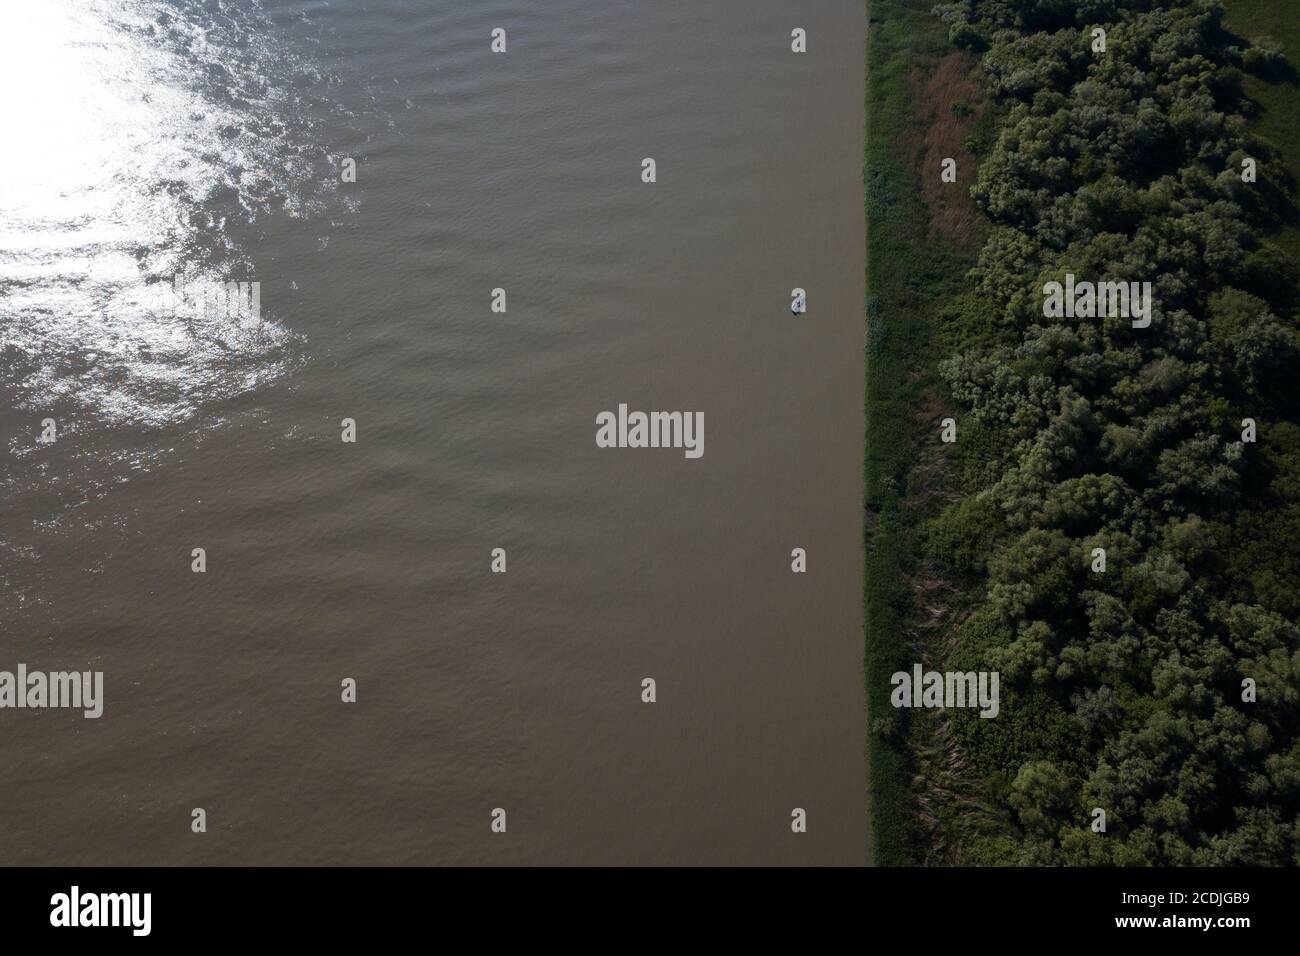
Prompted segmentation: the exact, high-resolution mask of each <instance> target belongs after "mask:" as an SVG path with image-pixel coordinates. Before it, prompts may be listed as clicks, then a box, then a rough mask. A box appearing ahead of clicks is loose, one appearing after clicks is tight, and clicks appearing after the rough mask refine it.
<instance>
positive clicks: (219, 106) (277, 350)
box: [0, 0, 297, 425]
mask: <svg viewBox="0 0 1300 956" xmlns="http://www.w3.org/2000/svg"><path fill="white" fill-rule="evenodd" d="M223 9H224V5H223ZM203 16H204V14H203V13H202V7H200V6H199V5H198V4H187V3H183V2H178V3H163V2H161V0H0V89H3V90H4V91H5V94H4V96H3V97H0V129H3V130H4V131H5V135H4V142H5V146H4V148H3V149H0V387H3V388H4V389H5V390H6V392H8V393H9V394H8V395H7V396H6V400H7V401H13V402H18V403H19V404H20V405H22V406H23V407H28V408H33V409H38V410H39V409H41V408H43V407H46V406H48V405H50V404H60V405H61V406H62V407H69V406H70V407H72V408H74V409H75V410H76V411H77V412H79V413H82V412H84V413H86V414H89V415H91V416H92V417H94V418H96V419H100V420H104V421H107V422H113V423H132V422H133V423H139V424H144V425H150V424H163V423H166V422H174V421H178V420H184V419H186V418H188V417H191V416H193V415H194V414H195V413H196V412H197V411H198V410H199V409H200V408H202V407H203V406H204V404H205V403H207V402H210V401H213V400H217V399H220V398H223V397H228V396H229V395H231V394H235V393H237V392H240V391H245V390H248V389H250V388H256V387H258V386H259V385H261V384H264V383H265V382H266V381H268V380H270V379H272V378H274V377H276V376H277V375H279V374H281V373H282V372H283V370H284V368H285V367H286V364H287V363H289V362H291V361H292V360H293V359H292V354H293V352H294V351H295V345H296V342H297V340H296V339H295V337H293V336H290V335H289V334H287V333H286V331H285V330H284V329H283V328H282V327H281V326H279V325H278V324H277V323H276V322H275V321H274V318H273V312H274V310H270V312H271V313H272V314H271V315H264V316H263V320H262V322H261V323H260V324H259V325H258V327H257V328H255V329H249V328H245V327H242V326H241V325H240V324H238V323H233V324H232V323H229V322H221V321H211V322H206V321H202V320H200V321H198V322H197V323H196V321H195V320H194V318H193V316H191V315H187V314H178V313H177V311H176V310H175V309H174V308H168V307H167V305H166V303H165V300H164V298H163V297H162V296H161V295H160V292H161V290H163V289H164V288H166V287H168V286H170V285H171V284H172V281H173V277H174V276H176V275H177V274H183V275H185V276H186V277H188V280H187V281H196V282H225V281H231V280H254V279H258V278H259V277H257V276H255V275H253V274H252V273H251V265H250V263H249V260H248V258H247V256H246V255H245V254H244V252H243V250H240V249H239V248H237V247H236V245H235V244H234V243H233V242H232V240H231V239H230V237H229V234H228V225H229V222H230V220H231V218H232V217H243V218H252V217H255V216H256V215H257V214H259V213H260V212H262V211H265V210H267V209H270V208H273V203H275V202H278V203H279V204H280V205H281V206H285V207H289V208H292V204H293V202H294V198H293V195H292V194H293V192H294V188H295V183H294V182H293V180H292V176H291V175H290V174H289V173H288V172H286V170H289V169H292V167H293V161H294V158H295V157H294V155H292V153H293V150H292V147H291V146H290V144H288V143H287V142H285V140H284V138H283V136H282V135H281V136H279V137H277V136H276V135H274V134H269V133H268V130H276V129H280V128H281V127H280V126H279V124H276V123H274V121H273V120H272V118H271V117H272V114H273V112H274V110H275V108H276V106H277V104H276V102H275V96H276V89H277V87H276V84H275V81H274V79H273V77H272V76H271V74H270V68H269V67H268V66H267V64H269V63H271V62H273V60H274V57H273V56H272V55H271V53H270V52H269V51H262V52H261V53H259V52H258V51H259V47H258V45H257V44H258V38H257V36H256V35H255V34H253V32H252V30H251V28H249V30H248V32H247V34H246V35H244V36H242V37H237V38H235V39H233V40H232V38H231V37H230V35H229V33H230V31H231V29H237V28H238V25H239V21H238V20H237V19H234V18H232V17H229V16H226V17H224V18H223V21H222V26H223V29H224V31H225V35H223V36H216V37H214V36H210V35H209V30H208V29H206V28H205V26H204V20H203ZM232 23H233V24H234V25H235V26H234V27H232ZM250 49H251V50H253V53H249V52H248V51H249V50H250ZM268 171H269V172H268Z"/></svg>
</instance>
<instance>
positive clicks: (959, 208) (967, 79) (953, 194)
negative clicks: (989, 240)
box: [905, 52, 985, 241]
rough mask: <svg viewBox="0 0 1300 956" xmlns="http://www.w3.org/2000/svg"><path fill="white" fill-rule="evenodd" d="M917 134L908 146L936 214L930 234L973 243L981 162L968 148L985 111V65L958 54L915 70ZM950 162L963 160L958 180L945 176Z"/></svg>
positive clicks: (923, 192)
mask: <svg viewBox="0 0 1300 956" xmlns="http://www.w3.org/2000/svg"><path fill="white" fill-rule="evenodd" d="M909 84H910V86H911V89H912V93H913V96H914V97H915V100H914V106H913V115H914V116H915V124H914V127H913V131H912V132H911V133H910V134H909V135H908V136H907V137H906V139H905V143H906V145H907V146H908V147H909V148H911V149H913V150H915V153H916V156H917V161H918V162H919V163H920V164H921V169H922V176H921V196H922V198H923V199H924V200H925V204H926V206H927V208H928V209H929V212H930V233H931V234H932V235H934V236H938V237H941V238H948V239H954V240H957V241H965V240H970V239H972V238H973V237H974V236H975V234H976V232H975V227H976V223H977V222H978V220H979V211H978V210H977V209H976V207H975V203H974V201H973V200H972V199H971V198H970V187H971V185H972V184H973V183H974V182H975V173H976V169H977V165H978V160H977V159H976V157H975V155H974V154H972V153H971V152H970V151H969V150H967V149H966V147H965V145H964V144H965V142H966V140H967V138H968V137H969V136H970V135H971V133H972V132H974V130H975V126H976V123H977V122H978V121H979V117H980V115H981V114H982V113H983V111H984V108H985V100H984V93H983V83H982V81H981V79H980V66H979V60H978V59H977V58H976V57H975V56H973V55H972V54H970V53H964V52H953V53H950V54H948V55H947V56H944V57H941V58H939V59H937V60H933V61H931V62H930V63H929V64H927V65H926V66H924V67H918V68H917V69H916V70H915V71H913V73H912V76H911V77H910V79H909ZM947 158H952V159H955V160H957V181H956V182H955V183H945V182H943V181H942V180H941V179H940V177H939V173H940V171H941V168H942V164H943V161H944V160H945V159H947Z"/></svg>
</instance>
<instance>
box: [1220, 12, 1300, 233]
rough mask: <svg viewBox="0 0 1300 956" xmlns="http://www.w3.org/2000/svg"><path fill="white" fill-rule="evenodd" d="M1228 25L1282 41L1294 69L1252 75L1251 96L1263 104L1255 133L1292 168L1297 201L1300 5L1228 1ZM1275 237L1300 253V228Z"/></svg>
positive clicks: (1299, 175) (1253, 37) (1251, 36)
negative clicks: (1264, 75) (1268, 76)
mask: <svg viewBox="0 0 1300 956" xmlns="http://www.w3.org/2000/svg"><path fill="white" fill-rule="evenodd" d="M1223 5H1224V8H1225V9H1226V10H1227V13H1228V16H1227V19H1226V21H1225V25H1226V26H1227V28H1228V29H1229V30H1231V31H1232V32H1233V33H1236V34H1239V35H1241V36H1244V37H1246V38H1247V39H1249V40H1252V41H1255V42H1260V41H1262V40H1266V39H1271V40H1273V41H1275V42H1277V43H1279V44H1281V46H1282V49H1283V52H1284V53H1285V55H1286V59H1287V62H1288V64H1289V65H1290V69H1289V70H1286V71H1284V73H1283V74H1282V75H1279V76H1276V77H1274V78H1272V79H1264V78H1261V77H1258V76H1247V77H1246V79H1245V83H1244V87H1245V91H1246V95H1247V96H1249V97H1250V98H1251V99H1252V100H1254V101H1255V102H1256V103H1257V104H1258V105H1259V107H1260V114H1259V115H1258V116H1257V117H1255V119H1254V120H1253V122H1252V123H1251V132H1252V133H1253V134H1254V135H1255V136H1256V137H1257V138H1258V139H1260V140H1262V141H1263V142H1264V143H1266V144H1267V145H1268V146H1270V147H1271V148H1272V149H1273V150H1275V151H1276V156H1275V159H1276V160H1277V161H1280V162H1282V163H1283V164H1284V165H1285V166H1286V168H1287V170H1288V171H1289V172H1290V183H1291V185H1292V187H1293V188H1292V199H1293V200H1297V199H1300V196H1298V195H1297V190H1296V189H1295V188H1294V187H1295V184H1297V183H1300V122H1297V120H1296V117H1297V116H1298V115H1300V7H1297V6H1296V4H1295V3H1294V2H1289V0H1224V3H1223ZM1275 241H1276V242H1277V243H1278V245H1279V246H1281V247H1282V248H1283V249H1284V250H1286V252H1287V253H1288V254H1290V255H1291V256H1293V257H1300V226H1298V225H1294V224H1293V225H1291V226H1290V227H1288V228H1287V229H1284V230H1283V231H1282V233H1281V234H1280V235H1278V236H1277V237H1275Z"/></svg>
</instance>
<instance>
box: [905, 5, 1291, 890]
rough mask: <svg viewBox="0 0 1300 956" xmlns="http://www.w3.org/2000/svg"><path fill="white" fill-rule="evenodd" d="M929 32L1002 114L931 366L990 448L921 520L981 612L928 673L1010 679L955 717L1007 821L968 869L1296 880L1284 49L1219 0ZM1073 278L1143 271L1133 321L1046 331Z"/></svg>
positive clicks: (1000, 16)
mask: <svg viewBox="0 0 1300 956" xmlns="http://www.w3.org/2000/svg"><path fill="white" fill-rule="evenodd" d="M936 13H937V14H938V15H939V16H940V17H941V18H942V20H943V21H944V22H945V23H946V24H947V26H948V31H949V39H950V40H951V42H952V43H953V44H955V45H956V46H958V47H961V48H964V49H966V50H970V51H973V52H974V53H976V54H977V55H978V56H979V58H980V62H981V64H982V69H983V73H984V75H985V78H986V82H987V88H988V92H989V95H990V96H991V97H992V99H993V101H994V103H995V104H996V109H997V110H998V116H999V126H998V128H997V130H996V132H995V136H994V140H993V145H992V147H991V149H990V150H988V152H987V153H986V155H985V156H984V158H983V161H982V163H981V164H980V168H979V172H978V177H977V179H976V180H975V182H974V185H973V186H972V187H970V188H971V194H972V196H973V197H974V199H975V201H976V203H977V204H978V206H979V208H980V210H981V211H982V212H983V214H984V215H985V216H986V217H987V220H988V222H989V231H988V235H987V241H986V242H985V243H984V246H983V248H982V250H981V251H980V253H979V259H978V263H977V265H976V266H975V268H974V269H973V270H972V271H971V272H970V274H969V276H968V282H967V288H966V290H965V291H964V292H963V293H961V294H959V295H956V296H954V297H952V299H951V301H950V302H949V303H948V305H947V307H946V308H944V309H943V310H942V312H943V314H942V321H943V323H944V324H945V329H944V332H943V339H944V341H946V342H949V343H954V347H953V348H952V349H951V351H950V352H949V354H948V355H946V356H945V357H944V358H943V360H942V362H941V364H940V371H941V374H942V376H943V380H944V381H945V383H946V385H947V387H948V388H949V389H950V393H951V397H952V399H953V400H954V401H955V402H956V403H957V404H958V406H959V407H960V408H961V413H960V417H959V422H960V424H959V432H958V434H959V436H972V437H974V436H996V437H995V438H992V439H989V440H979V441H967V440H964V439H962V438H959V441H958V443H957V452H958V454H960V455H961V456H962V462H961V474H962V475H963V476H964V479H963V480H964V481H965V483H966V487H965V488H963V489H962V490H963V492H964V496H963V497H962V498H961V499H960V500H957V501H954V502H952V503H950V504H949V505H947V507H946V508H945V509H944V510H943V511H942V513H939V514H937V515H936V516H934V517H933V518H932V519H931V520H930V521H929V523H928V526H927V528H926V529H925V530H926V536H927V540H928V541H929V542H930V543H931V545H932V547H933V549H934V551H935V553H936V554H938V555H940V556H941V558H942V560H944V561H945V562H946V563H947V566H948V572H949V573H950V574H951V575H953V576H954V577H955V578H956V579H958V580H963V581H966V582H967V583H968V585H969V587H970V588H971V589H973V590H974V591H976V592H977V593H978V594H980V595H981V598H980V600H979V602H978V603H977V605H976V607H975V608H974V610H973V611H972V613H970V614H969V616H967V617H966V618H965V620H964V622H963V623H962V625H961V628H960V632H959V638H960V639H959V641H958V643H957V646H956V650H955V651H953V653H952V654H951V655H950V660H949V663H950V664H951V665H953V666H956V667H960V668H962V669H971V670H984V671H998V672H1000V674H1001V678H1002V710H1001V715H1000V716H999V718H998V719H997V720H981V719H979V718H978V716H976V715H975V714H973V713H971V712H960V711H956V712H954V713H953V715H952V721H953V725H954V730H955V731H956V735H957V739H958V741H959V742H960V745H961V747H962V748H963V752H964V754H965V756H966V757H967V758H968V759H969V761H970V763H971V765H972V766H973V767H974V770H975V772H976V774H977V775H978V777H979V779H980V780H981V781H982V786H983V788H984V789H985V791H986V794H985V795H986V797H987V798H988V799H989V800H990V801H991V802H992V803H994V804H995V805H996V806H998V807H1000V808H1001V810H1002V812H1003V813H1004V815H1005V819H1006V820H1007V827H1006V829H1005V831H1004V832H1000V833H995V834H992V835H990V834H984V835H977V836H975V837H973V838H972V839H973V841H974V844H973V845H972V846H971V847H970V850H969V852H968V853H967V858H968V859H969V860H972V861H979V862H985V863H989V862H993V863H1043V864H1141V865H1161V864H1166V865H1169V864H1172V865H1232V864H1247V865H1280V864H1290V865H1294V864H1297V863H1300V819H1298V818H1300V733H1298V731H1300V628H1298V627H1297V623H1296V621H1297V617H1298V616H1300V544H1298V543H1297V542H1300V419H1298V415H1297V413H1298V412H1300V399H1298V397H1297V392H1296V389H1295V383H1294V375H1295V371H1296V362H1297V357H1298V356H1300V334H1298V327H1297V303H1298V302H1300V293H1298V284H1300V275H1298V272H1297V266H1296V263H1295V262H1294V261H1293V259H1292V258H1290V257H1289V256H1288V255H1287V254H1286V253H1284V252H1283V251H1282V249H1281V248H1279V246H1278V245H1277V244H1275V243H1274V241H1273V240H1272V237H1273V236H1274V235H1275V234H1276V232H1277V230H1278V229H1279V228H1280V227H1282V226H1283V225H1285V224H1287V223H1291V222H1294V220H1295V214H1296V210H1295V206H1294V203H1293V202H1292V200H1291V197H1292V195H1293V194H1294V183H1292V182H1291V181H1289V179H1288V174H1287V173H1286V171H1285V166H1284V164H1283V163H1282V162H1280V161H1279V157H1277V156H1275V155H1271V154H1270V151H1269V150H1268V149H1267V148H1266V147H1265V146H1264V145H1263V144H1261V143H1259V142H1255V141H1252V137H1251V131H1250V124H1249V123H1248V121H1247V116H1246V113H1245V108H1246V104H1245V102H1244V98H1243V93H1242V86H1241V78H1242V75H1243V73H1246V72H1256V73H1259V72H1267V71H1276V70H1280V69H1283V68H1284V66H1283V60H1282V57H1281V54H1280V52H1279V51H1278V50H1277V49H1276V48H1274V47H1272V46H1252V45H1251V44H1249V43H1248V42H1246V41H1244V40H1242V39H1241V38H1239V37H1236V36H1234V35H1233V34H1232V33H1230V32H1229V31H1228V30H1227V29H1226V28H1225V26H1224V11H1223V8H1222V6H1221V5H1220V4H1219V3H1217V2H1213V0H1163V2H1150V0H958V2H953V3H948V4H944V5H942V6H940V7H938V8H937V10H936ZM1098 31H1103V32H1102V33H1100V34H1099V33H1098ZM1099 36H1104V49H1101V50H1099V49H1097V40H1098V37H1099ZM1248 169H1250V170H1252V171H1253V172H1252V173H1251V174H1247V170H1248ZM1067 274H1074V275H1077V276H1080V277H1086V278H1087V279H1089V280H1092V281H1096V282H1103V281H1115V282H1119V281H1122V282H1150V283H1151V284H1152V289H1153V299H1154V306H1153V321H1152V322H1151V324H1150V326H1149V327H1146V328H1135V327H1134V326H1133V323H1131V322H1129V321H1128V320H1126V319H1125V318H1123V317H1116V316H1109V317H1105V318H1076V317H1070V316H1060V317H1047V316H1045V315H1044V310H1043V308H1042V305H1043V289H1044V286H1045V285H1046V284H1047V283H1050V282H1061V281H1063V280H1064V278H1065V276H1066V275H1067ZM1098 549H1101V550H1102V551H1104V554H1105V563H1104V571H1098V570H1097V567H1096V560H1095V556H1096V554H1097V553H1098ZM1096 809H1101V810H1103V811H1104V813H1105V824H1106V825H1105V831H1104V832H1098V831H1097V829H1096V828H1095V826H1094V823H1095V819H1096V817H1095V813H1094V811H1095V810H1096Z"/></svg>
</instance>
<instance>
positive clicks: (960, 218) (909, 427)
mask: <svg viewBox="0 0 1300 956" xmlns="http://www.w3.org/2000/svg"><path fill="white" fill-rule="evenodd" d="M930 8H931V4H930V3H928V2H908V0H872V2H870V3H868V5H867V13H868V21H869V23H868V41H867V87H866V114H867V135H866V149H865V167H864V181H865V187H866V188H865V205H866V224H867V300H866V323H867V355H866V366H867V378H866V381H867V385H866V459H865V462H864V479H865V498H864V535H865V543H866V571H865V580H864V601H865V608H866V617H865V622H866V623H865V655H866V659H865V666H866V680H867V724H868V736H867V761H868V779H869V781H870V798H871V803H870V805H871V817H872V830H873V832H874V844H873V847H874V857H875V862H876V863H877V864H878V865H886V866H888V865H903V864H909V863H917V862H922V861H923V860H924V859H925V858H926V857H927V856H928V853H927V852H926V849H925V847H926V846H927V844H928V842H929V838H928V837H927V834H926V833H925V832H924V829H925V828H924V826H923V825H921V824H920V823H919V822H918V814H917V809H918V808H917V806H916V803H915V797H914V795H913V794H912V793H911V792H910V787H909V781H910V780H911V779H912V777H913V776H914V775H915V774H916V773H917V772H918V760H920V759H924V758H923V757H921V756H918V755H920V754H922V753H923V752H925V751H926V746H927V741H926V740H923V739H921V738H927V739H928V738H930V737H932V736H933V733H932V731H933V728H932V726H931V724H932V723H933V721H932V720H931V715H926V714H917V715H914V716H909V715H908V714H907V713H906V712H902V711H896V710H894V709H893V708H891V707H889V706H888V701H889V690H890V683H889V678H890V675H891V674H893V673H894V672H895V671H899V670H910V669H911V668H912V666H913V664H914V663H915V662H918V661H921V662H923V661H927V660H930V659H932V658H933V657H934V656H937V650H936V649H934V648H928V647H927V646H926V645H927V644H931V643H934V641H935V638H936V637H937V636H938V635H936V633H935V630H936V629H935V627H934V626H933V625H934V624H935V623H936V622H937V623H938V624H940V625H943V624H946V623H948V621H949V620H950V618H951V615H952V614H953V613H955V607H956V605H957V604H958V603H959V602H958V601H954V600H949V599H950V598H954V597H957V595H952V594H948V593H946V592H947V590H948V589H949V588H950V585H949V584H948V583H947V582H944V581H942V580H941V579H940V578H939V577H937V576H936V575H934V574H933V573H932V572H933V569H931V568H928V567H927V566H926V563H925V562H924V561H923V560H922V559H920V558H919V557H918V556H919V555H920V553H921V550H922V549H921V547H920V542H919V539H918V528H919V526H920V524H921V522H922V521H923V520H924V519H925V518H926V517H927V516H928V515H930V514H932V513H933V512H934V511H935V510H936V508H937V506H938V505H939V504H941V503H942V502H943V501H944V500H947V499H948V498H950V497H951V494H952V492H951V490H950V483H951V480H950V476H949V474H948V461H947V459H946V458H945V457H944V454H943V450H942V449H941V447H940V443H939V423H940V419H941V418H943V417H944V414H943V411H944V409H945V408H946V407H947V396H946V392H945V390H944V389H943V387H942V384H941V382H940V381H939V378H938V373H937V364H938V361H939V359H940V358H942V356H943V353H944V348H943V346H942V343H941V340H940V324H939V321H938V316H937V312H938V309H939V307H940V305H941V304H942V303H943V302H945V301H946V300H948V299H950V298H951V297H952V296H954V295H956V294H957V293H959V292H960V291H961V290H962V285H963V281H964V276H965V274H966V271H967V270H968V269H969V268H970V267H971V266H972V265H973V264H974V262H975V257H976V254H977V252H978V250H979V247H980V244H981V242H982V238H983V227H982V225H981V222H980V220H979V219H978V217H977V216H976V214H975V209H974V204H973V203H972V202H971V200H970V198H969V186H970V183H971V181H972V179H973V176H974V173H975V168H976V156H975V154H974V153H973V152H972V149H973V148H974V149H978V148H979V143H980V141H981V134H982V132H983V128H984V124H983V122H982V117H983V110H982V109H981V108H980V106H979V102H980V100H981V99H982V94H981V87H982V84H981V83H980V81H979V80H978V73H977V70H978V67H977V65H976V62H975V59H974V58H973V57H971V56H969V55H968V54H965V53H961V52H959V51H955V50H954V49H953V48H952V46H951V45H950V44H949V43H948V39H947V27H946V26H945V25H944V24H943V23H942V22H940V21H939V20H938V19H937V18H936V17H934V16H933V15H931V13H930ZM946 158H952V159H955V160H956V161H957V182H956V183H944V182H942V180H941V176H940V172H941V166H942V162H943V160H944V159H946ZM939 603H942V604H943V605H944V608H943V609H942V610H940V613H939V614H938V615H933V614H931V613H930V612H931V611H932V610H934V609H936V605H937V604H939ZM922 617H927V618H929V621H928V623H929V624H930V625H931V626H930V627H926V626H925V623H927V622H923V621H922ZM930 651H935V653H934V654H932V653H930Z"/></svg>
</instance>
